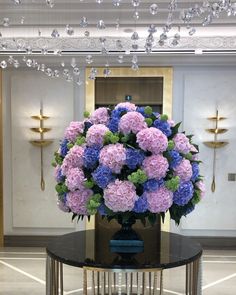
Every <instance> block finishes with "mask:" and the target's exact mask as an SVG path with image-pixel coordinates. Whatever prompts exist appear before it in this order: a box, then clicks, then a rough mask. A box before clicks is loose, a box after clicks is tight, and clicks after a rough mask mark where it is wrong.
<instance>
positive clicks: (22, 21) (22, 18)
mask: <svg viewBox="0 0 236 295" xmlns="http://www.w3.org/2000/svg"><path fill="white" fill-rule="evenodd" d="M24 22H25V18H24V16H22V17H21V18H20V23H21V24H22V25H23V24H24Z"/></svg>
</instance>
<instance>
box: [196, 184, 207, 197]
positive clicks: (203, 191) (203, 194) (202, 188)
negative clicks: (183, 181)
mask: <svg viewBox="0 0 236 295" xmlns="http://www.w3.org/2000/svg"><path fill="white" fill-rule="evenodd" d="M196 186H197V188H199V190H200V191H201V193H200V198H201V199H202V198H204V197H205V194H206V186H205V183H204V182H203V181H202V180H199V181H198V182H196Z"/></svg>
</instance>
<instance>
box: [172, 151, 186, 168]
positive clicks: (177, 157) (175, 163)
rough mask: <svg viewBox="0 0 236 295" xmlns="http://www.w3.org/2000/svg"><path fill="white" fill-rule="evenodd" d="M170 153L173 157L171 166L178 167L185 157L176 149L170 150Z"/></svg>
mask: <svg viewBox="0 0 236 295" xmlns="http://www.w3.org/2000/svg"><path fill="white" fill-rule="evenodd" d="M169 155H170V157H171V162H170V168H172V169H173V168H176V167H177V166H178V165H179V164H180V163H181V161H182V159H183V158H182V157H181V156H180V154H179V152H177V151H175V150H172V151H169Z"/></svg>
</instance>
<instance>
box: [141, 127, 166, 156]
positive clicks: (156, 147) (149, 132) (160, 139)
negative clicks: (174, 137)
mask: <svg viewBox="0 0 236 295" xmlns="http://www.w3.org/2000/svg"><path fill="white" fill-rule="evenodd" d="M137 143H138V144H139V146H140V148H141V149H142V150H144V151H150V152H152V153H153V154H155V155H157V154H159V153H162V152H164V151H165V150H166V149H167V146H168V139H167V137H166V136H165V134H164V133H162V132H161V131H160V130H159V129H157V128H154V127H150V128H146V129H143V130H141V131H139V132H138V133H137Z"/></svg>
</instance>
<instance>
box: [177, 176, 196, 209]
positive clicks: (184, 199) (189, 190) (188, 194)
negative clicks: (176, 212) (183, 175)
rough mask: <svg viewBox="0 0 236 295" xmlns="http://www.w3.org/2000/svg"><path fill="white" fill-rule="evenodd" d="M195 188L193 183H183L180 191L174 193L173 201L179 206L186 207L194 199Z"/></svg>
mask: <svg viewBox="0 0 236 295" xmlns="http://www.w3.org/2000/svg"><path fill="white" fill-rule="evenodd" d="M193 193H194V188H193V184H192V182H191V181H186V182H181V183H180V186H179V188H178V190H177V191H176V192H174V198H173V201H174V203H175V204H177V205H179V206H184V205H186V204H187V203H188V202H189V201H190V200H191V199H192V197H193Z"/></svg>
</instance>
